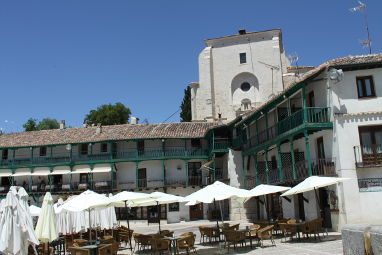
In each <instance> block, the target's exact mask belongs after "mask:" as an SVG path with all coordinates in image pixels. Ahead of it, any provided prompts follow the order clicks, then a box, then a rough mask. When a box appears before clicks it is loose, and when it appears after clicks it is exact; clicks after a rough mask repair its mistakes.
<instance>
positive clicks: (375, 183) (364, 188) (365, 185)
mask: <svg viewBox="0 0 382 255" xmlns="http://www.w3.org/2000/svg"><path fill="white" fill-rule="evenodd" d="M358 187H359V191H360V192H373V191H382V178H365V179H358Z"/></svg>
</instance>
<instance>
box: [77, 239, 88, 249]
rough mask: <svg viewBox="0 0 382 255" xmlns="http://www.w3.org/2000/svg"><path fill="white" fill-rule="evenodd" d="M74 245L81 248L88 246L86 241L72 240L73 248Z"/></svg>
mask: <svg viewBox="0 0 382 255" xmlns="http://www.w3.org/2000/svg"><path fill="white" fill-rule="evenodd" d="M76 244H77V245H78V246H79V247H81V246H85V245H87V244H88V240H86V239H74V240H73V246H76Z"/></svg>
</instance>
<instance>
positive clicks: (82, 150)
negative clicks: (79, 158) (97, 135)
mask: <svg viewBox="0 0 382 255" xmlns="http://www.w3.org/2000/svg"><path fill="white" fill-rule="evenodd" d="M80 155H88V144H87V143H83V144H81V145H80Z"/></svg>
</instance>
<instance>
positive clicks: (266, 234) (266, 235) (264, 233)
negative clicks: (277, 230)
mask: <svg viewBox="0 0 382 255" xmlns="http://www.w3.org/2000/svg"><path fill="white" fill-rule="evenodd" d="M272 231H273V225H269V226H267V227H264V228H261V229H259V230H258V231H257V237H258V238H259V242H260V245H261V247H263V241H264V240H267V239H269V240H271V243H272V244H273V245H276V243H275V240H273V235H272Z"/></svg>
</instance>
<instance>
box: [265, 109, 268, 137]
mask: <svg viewBox="0 0 382 255" xmlns="http://www.w3.org/2000/svg"><path fill="white" fill-rule="evenodd" d="M265 130H266V132H267V140H269V130H268V112H266V113H265Z"/></svg>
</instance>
